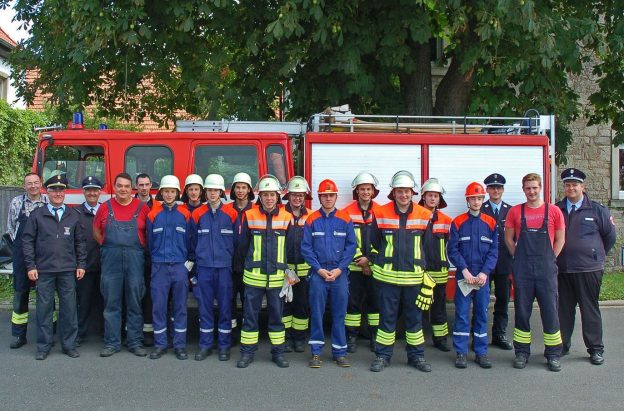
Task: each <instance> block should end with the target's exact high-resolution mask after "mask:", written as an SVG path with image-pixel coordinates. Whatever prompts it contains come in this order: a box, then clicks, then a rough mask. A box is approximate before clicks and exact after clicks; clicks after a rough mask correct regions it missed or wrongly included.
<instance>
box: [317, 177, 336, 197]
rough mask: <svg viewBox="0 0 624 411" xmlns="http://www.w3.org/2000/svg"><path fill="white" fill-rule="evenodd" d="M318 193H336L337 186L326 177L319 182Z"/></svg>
mask: <svg viewBox="0 0 624 411" xmlns="http://www.w3.org/2000/svg"><path fill="white" fill-rule="evenodd" d="M318 194H338V186H337V185H336V183H334V182H333V181H332V180H330V179H329V178H326V179H325V180H323V181H321V183H320V184H319V186H318Z"/></svg>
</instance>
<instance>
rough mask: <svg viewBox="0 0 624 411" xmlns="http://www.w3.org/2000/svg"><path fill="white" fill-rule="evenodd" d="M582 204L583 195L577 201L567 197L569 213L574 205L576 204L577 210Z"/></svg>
mask: <svg viewBox="0 0 624 411" xmlns="http://www.w3.org/2000/svg"><path fill="white" fill-rule="evenodd" d="M582 205H583V197H581V199H580V200H579V201H577V202H576V203H573V202H571V201H570V199H569V198H568V199H566V209H567V210H568V214H570V210H571V209H572V206H574V209H575V210H578V209H579V208H581V206H582Z"/></svg>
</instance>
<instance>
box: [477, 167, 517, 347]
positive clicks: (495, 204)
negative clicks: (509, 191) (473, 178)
mask: <svg viewBox="0 0 624 411" xmlns="http://www.w3.org/2000/svg"><path fill="white" fill-rule="evenodd" d="M506 182H507V180H506V179H505V177H503V176H502V175H501V174H496V173H495V174H490V175H489V176H487V177H486V178H485V180H483V183H484V184H485V186H486V191H487V193H488V197H489V198H488V201H486V202H484V203H483V206H481V212H483V214H486V215H489V216H490V217H492V218H494V219H495V220H496V224H497V225H498V260H497V261H496V268H495V269H494V271H492V272H491V273H490V288H492V282H493V283H494V293H495V295H496V302H495V303H494V319H493V323H492V345H495V346H497V347H499V348H501V349H503V350H511V349H512V348H513V345H512V344H511V342H510V341H509V340H508V339H507V335H506V334H507V323H508V321H509V314H508V306H509V294H510V289H511V264H512V262H513V259H512V257H511V254H509V250H508V249H507V246H506V245H505V241H504V238H505V220H506V219H507V213H508V212H509V210H510V209H511V205H509V204H507V203H506V202H504V201H503V193H504V192H505V183H506Z"/></svg>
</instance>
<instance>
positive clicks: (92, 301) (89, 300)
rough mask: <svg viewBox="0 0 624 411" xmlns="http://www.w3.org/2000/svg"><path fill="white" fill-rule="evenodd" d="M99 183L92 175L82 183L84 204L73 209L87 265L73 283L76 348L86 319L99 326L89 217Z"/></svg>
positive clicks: (96, 248) (96, 254)
mask: <svg viewBox="0 0 624 411" xmlns="http://www.w3.org/2000/svg"><path fill="white" fill-rule="evenodd" d="M101 189H102V182H101V181H100V180H99V179H98V178H97V177H94V176H88V177H85V179H84V180H82V190H83V192H84V197H85V201H84V202H83V203H82V204H79V205H77V206H75V207H74V208H75V209H76V210H78V212H79V215H80V222H81V223H82V225H83V226H84V229H85V241H86V246H87V266H86V270H87V271H86V272H85V276H84V278H83V279H82V280H79V281H78V282H77V283H76V295H77V299H78V337H77V338H76V346H78V347H79V346H80V345H81V344H82V343H84V342H85V341H86V338H87V333H88V331H89V324H90V322H89V317H91V315H92V314H93V317H94V320H96V321H94V322H95V323H96V324H97V326H98V328H101V327H102V321H103V319H102V310H103V307H102V293H101V292H100V245H99V244H98V243H97V241H95V239H94V238H93V218H94V217H95V213H97V210H98V209H99V208H100V202H99V201H98V200H99V199H100V193H101Z"/></svg>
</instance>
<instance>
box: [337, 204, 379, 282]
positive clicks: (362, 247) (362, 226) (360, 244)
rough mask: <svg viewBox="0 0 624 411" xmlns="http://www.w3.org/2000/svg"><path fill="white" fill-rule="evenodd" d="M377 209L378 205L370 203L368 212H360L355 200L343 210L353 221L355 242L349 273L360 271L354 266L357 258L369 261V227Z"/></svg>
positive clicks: (360, 268)
mask: <svg viewBox="0 0 624 411" xmlns="http://www.w3.org/2000/svg"><path fill="white" fill-rule="evenodd" d="M378 207H379V204H377V203H376V202H374V201H371V202H370V205H369V207H368V210H362V208H361V207H360V203H359V202H358V201H357V200H355V201H353V202H351V204H349V205H348V206H346V207H345V208H343V210H344V211H345V212H346V213H347V214H349V217H351V221H353V229H354V230H355V239H356V241H357V248H356V250H355V255H354V256H353V262H352V263H351V265H349V270H351V271H362V267H360V266H358V265H356V264H355V260H357V259H358V258H360V257H366V258H368V259H369V260H370V258H369V257H370V252H371V227H372V225H373V221H374V219H375V209H376V208H378Z"/></svg>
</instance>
